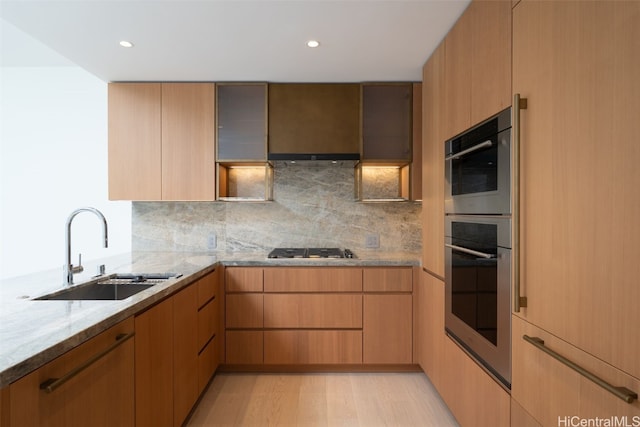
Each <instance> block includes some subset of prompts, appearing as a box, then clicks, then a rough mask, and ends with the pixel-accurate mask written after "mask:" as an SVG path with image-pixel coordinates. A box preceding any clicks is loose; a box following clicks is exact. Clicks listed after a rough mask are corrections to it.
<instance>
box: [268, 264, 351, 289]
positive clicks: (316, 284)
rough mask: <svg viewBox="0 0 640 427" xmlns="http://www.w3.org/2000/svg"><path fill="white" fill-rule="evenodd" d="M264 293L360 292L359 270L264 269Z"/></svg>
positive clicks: (328, 268) (325, 268) (329, 268)
mask: <svg viewBox="0 0 640 427" xmlns="http://www.w3.org/2000/svg"><path fill="white" fill-rule="evenodd" d="M264 291H265V292H362V269H361V268H331V267H321V268H295V267H293V268H291V267H284V268H265V270H264Z"/></svg>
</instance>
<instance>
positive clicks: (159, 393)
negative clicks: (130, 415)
mask: <svg viewBox="0 0 640 427" xmlns="http://www.w3.org/2000/svg"><path fill="white" fill-rule="evenodd" d="M216 278H217V276H216V272H213V273H210V274H209V275H207V276H205V277H204V278H202V279H200V280H198V281H196V282H195V283H193V284H191V285H189V286H187V287H185V288H183V289H182V290H180V291H178V292H177V293H175V294H174V295H172V296H170V297H169V298H167V299H165V300H164V301H162V302H160V303H159V304H157V305H155V306H153V307H151V308H150V309H148V310H147V311H145V312H143V313H140V314H139V315H137V316H136V318H135V325H136V335H137V336H138V337H140V340H139V341H138V342H137V345H136V351H135V353H136V355H135V356H136V357H135V360H136V426H158V425H163V426H169V425H173V426H180V425H182V424H183V422H184V421H185V419H186V418H187V416H188V415H189V413H190V412H191V409H192V408H193V405H194V404H195V403H196V401H197V400H198V397H199V396H200V394H201V393H202V391H203V390H204V388H205V387H206V385H207V384H208V383H209V380H210V379H211V376H212V375H213V374H214V372H215V370H216V369H217V365H218V363H219V346H218V341H216V338H217V335H218V334H219V326H218V324H219V322H218V313H217V308H218V304H217V299H218V289H217V286H218V281H217V280H216Z"/></svg>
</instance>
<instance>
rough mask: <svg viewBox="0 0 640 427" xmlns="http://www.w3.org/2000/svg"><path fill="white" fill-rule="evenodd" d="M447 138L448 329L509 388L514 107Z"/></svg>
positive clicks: (446, 251) (446, 265) (446, 318)
mask: <svg viewBox="0 0 640 427" xmlns="http://www.w3.org/2000/svg"><path fill="white" fill-rule="evenodd" d="M445 144H446V145H445V174H446V188H445V212H446V217H445V287H446V293H445V304H446V307H445V328H446V331H447V333H448V334H449V336H451V337H452V338H453V339H454V340H456V341H457V342H458V343H459V344H460V345H461V346H462V347H463V348H464V349H466V350H467V351H468V352H469V353H470V354H471V355H472V356H473V357H474V358H476V360H478V361H479V362H480V363H481V364H482V365H483V366H485V367H486V369H487V370H488V371H490V372H491V373H492V374H493V375H494V376H495V377H496V378H497V379H498V380H499V381H501V382H502V383H503V384H504V385H505V386H506V387H509V388H510V386H511V213H512V209H511V109H510V108H509V109H506V110H504V111H502V112H500V113H499V114H497V115H496V116H494V117H492V118H490V119H488V120H486V121H484V122H482V123H480V124H478V125H476V126H474V127H472V128H471V129H469V130H467V131H465V132H464V133H462V134H460V135H458V136H456V137H454V138H452V139H450V140H448V141H446V142H445Z"/></svg>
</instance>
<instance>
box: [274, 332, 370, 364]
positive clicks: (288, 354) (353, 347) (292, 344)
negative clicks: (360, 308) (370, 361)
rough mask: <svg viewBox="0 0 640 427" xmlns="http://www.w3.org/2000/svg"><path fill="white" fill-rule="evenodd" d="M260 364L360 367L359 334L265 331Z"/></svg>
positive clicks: (360, 337) (360, 334)
mask: <svg viewBox="0 0 640 427" xmlns="http://www.w3.org/2000/svg"><path fill="white" fill-rule="evenodd" d="M264 363H265V364H283V365H325V364H357V363H362V331H360V330H278V331H265V332H264Z"/></svg>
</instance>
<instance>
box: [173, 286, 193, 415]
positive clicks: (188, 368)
mask: <svg viewBox="0 0 640 427" xmlns="http://www.w3.org/2000/svg"><path fill="white" fill-rule="evenodd" d="M172 299H173V425H174V426H180V425H182V423H183V421H184V420H185V418H186V417H187V415H188V414H189V411H191V408H192V407H193V405H194V403H196V400H197V399H198V351H199V350H200V348H198V288H197V285H196V284H192V285H189V286H187V287H186V288H184V289H182V290H181V291H179V292H178V293H176V294H175V295H174V296H173V297H172Z"/></svg>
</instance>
